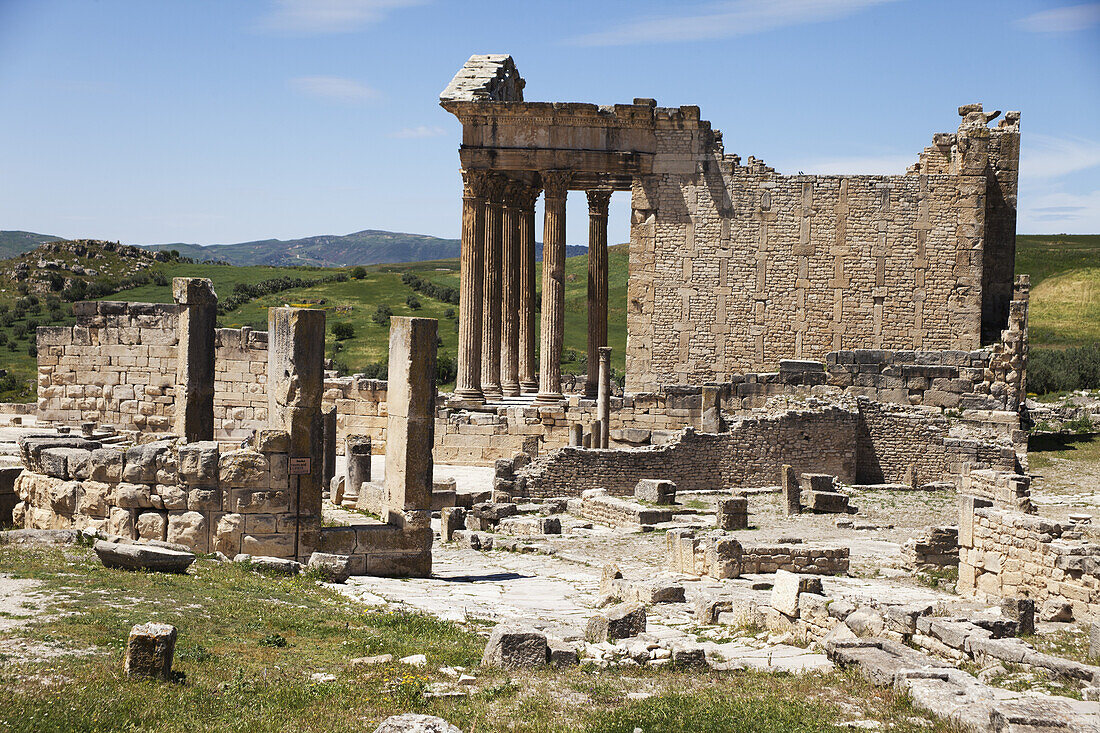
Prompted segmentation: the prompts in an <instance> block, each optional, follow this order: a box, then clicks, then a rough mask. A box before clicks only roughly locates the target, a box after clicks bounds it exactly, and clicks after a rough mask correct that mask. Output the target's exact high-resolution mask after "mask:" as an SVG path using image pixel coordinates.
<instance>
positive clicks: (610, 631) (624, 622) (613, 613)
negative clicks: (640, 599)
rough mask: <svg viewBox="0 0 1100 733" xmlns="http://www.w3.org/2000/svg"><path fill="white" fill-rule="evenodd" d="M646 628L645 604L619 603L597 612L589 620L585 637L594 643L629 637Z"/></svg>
mask: <svg viewBox="0 0 1100 733" xmlns="http://www.w3.org/2000/svg"><path fill="white" fill-rule="evenodd" d="M645 629H646V612H645V606H643V605H642V604H641V603H631V602H628V603H619V604H616V605H614V606H611V607H610V608H607V609H604V610H603V611H601V612H599V613H597V614H596V615H595V616H593V617H592V618H591V619H589V621H588V627H587V628H586V629H585V634H584V636H585V639H587V640H588V641H589V642H591V643H593V644H598V643H600V642H602V641H614V640H616V639H629V638H630V637H632V636H637V635H638V634H641V633H643V632H644V631H645Z"/></svg>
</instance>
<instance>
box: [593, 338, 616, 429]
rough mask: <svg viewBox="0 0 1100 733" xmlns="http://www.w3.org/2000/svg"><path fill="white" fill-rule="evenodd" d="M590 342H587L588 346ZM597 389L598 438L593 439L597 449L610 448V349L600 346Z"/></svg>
mask: <svg viewBox="0 0 1100 733" xmlns="http://www.w3.org/2000/svg"><path fill="white" fill-rule="evenodd" d="M591 343H592V342H591V341H589V344H591ZM597 353H598V357H597V358H598V360H599V374H598V382H599V389H597V394H596V418H597V419H598V420H599V421H600V437H599V439H598V440H596V439H595V438H594V439H593V441H592V442H593V443H594V444H596V446H595V447H597V448H609V447H611V347H610V346H601V347H600V348H599V350H598V352H597Z"/></svg>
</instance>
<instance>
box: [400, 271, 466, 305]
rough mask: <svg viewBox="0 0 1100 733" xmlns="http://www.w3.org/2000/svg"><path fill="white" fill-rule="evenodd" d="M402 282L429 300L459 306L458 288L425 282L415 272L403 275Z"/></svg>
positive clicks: (429, 281)
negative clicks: (432, 299)
mask: <svg viewBox="0 0 1100 733" xmlns="http://www.w3.org/2000/svg"><path fill="white" fill-rule="evenodd" d="M401 282H402V283H404V284H405V285H408V286H409V287H410V288H412V289H413V290H415V291H416V292H418V293H421V294H423V295H426V296H428V297H429V298H434V299H435V300H440V301H442V302H444V303H450V304H451V305H458V289H457V288H452V287H450V286H449V285H440V284H438V283H434V282H432V281H431V280H424V279H423V278H421V277H420V276H419V275H417V274H416V273H414V272H404V273H402V274H401Z"/></svg>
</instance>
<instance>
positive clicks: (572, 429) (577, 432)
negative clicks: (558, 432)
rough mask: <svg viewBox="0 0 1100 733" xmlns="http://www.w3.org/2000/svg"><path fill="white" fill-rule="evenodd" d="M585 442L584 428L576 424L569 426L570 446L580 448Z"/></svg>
mask: <svg viewBox="0 0 1100 733" xmlns="http://www.w3.org/2000/svg"><path fill="white" fill-rule="evenodd" d="M583 441H584V426H583V425H581V424H580V423H579V422H575V423H573V424H572V425H570V426H569V445H573V446H578V447H579V446H580V445H581V444H582V443H583Z"/></svg>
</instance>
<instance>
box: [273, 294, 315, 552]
mask: <svg viewBox="0 0 1100 733" xmlns="http://www.w3.org/2000/svg"><path fill="white" fill-rule="evenodd" d="M267 327H268V347H267V414H268V424H269V425H270V427H271V428H272V429H274V430H285V431H286V432H287V433H288V434H289V436H290V441H289V445H290V447H289V450H288V456H289V458H290V459H291V460H293V459H295V458H308V459H309V464H310V465H309V472H308V473H306V474H303V475H295V476H292V477H291V478H290V490H291V492H292V497H293V501H294V502H295V513H296V516H297V520H298V521H297V523H298V529H297V531H296V532H295V546H296V547H297V553H296V554H297V556H298V558H299V559H301V558H306V559H308V558H309V556H310V554H311V553H312V552H313V550H314V548H315V547H316V544H317V540H318V537H319V535H320V529H321V491H322V487H323V486H324V469H325V467H324V440H323V427H322V421H321V395H322V393H323V391H324V375H325V369H324V361H325V312H324V311H322V310H313V309H309V308H269V309H268V311H267Z"/></svg>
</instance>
